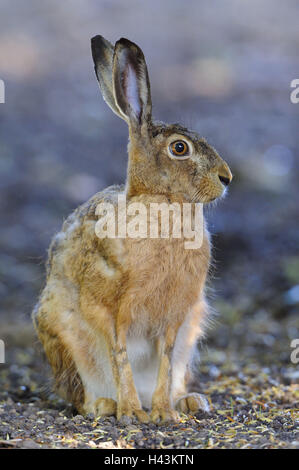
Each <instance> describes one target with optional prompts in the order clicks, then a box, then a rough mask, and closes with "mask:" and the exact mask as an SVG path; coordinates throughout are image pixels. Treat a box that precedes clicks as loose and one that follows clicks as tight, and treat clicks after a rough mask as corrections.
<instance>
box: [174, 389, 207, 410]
mask: <svg viewBox="0 0 299 470" xmlns="http://www.w3.org/2000/svg"><path fill="white" fill-rule="evenodd" d="M176 409H177V410H179V411H181V412H182V413H185V414H188V413H191V414H194V413H197V412H198V411H199V410H202V411H205V412H206V413H208V412H209V411H210V407H209V403H208V400H207V399H206V398H205V397H204V396H203V395H201V394H200V393H188V395H185V396H183V397H182V398H180V399H179V400H178V401H177V403H176Z"/></svg>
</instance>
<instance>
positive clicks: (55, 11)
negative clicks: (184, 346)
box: [0, 0, 299, 390]
mask: <svg viewBox="0 0 299 470" xmlns="http://www.w3.org/2000/svg"><path fill="white" fill-rule="evenodd" d="M298 15H299V4H298V2H297V1H296V0H289V1H288V2H281V1H279V0H242V1H240V0H227V1H226V2H223V1H222V0H214V2H212V3H211V2H210V1H208V0H200V1H198V0H189V1H188V2H183V1H180V0H164V1H163V2H161V1H158V0H151V1H150V2H147V1H141V0H128V1H126V2H123V1H121V0H109V1H108V0H64V1H63V2H61V1H59V0H43V1H42V2H40V1H38V0H27V1H26V2H24V1H23V0H2V1H1V13H0V78H1V79H2V80H4V82H5V86H6V103H5V104H0V175H1V198H0V210H1V218H0V223H1V237H0V250H1V257H0V298H1V311H0V338H1V339H3V340H4V341H5V343H6V352H7V369H6V375H5V380H4V382H3V384H2V385H3V388H2V390H4V389H7V388H8V387H9V386H11V385H8V384H9V381H12V382H13V381H14V380H17V381H19V382H18V383H19V384H21V385H22V386H24V384H25V385H26V383H27V381H28V380H29V379H28V377H27V376H26V373H28V370H29V369H30V370H31V371H32V370H34V367H35V366H36V368H37V369H36V370H39V371H40V366H39V362H38V361H39V360H40V359H39V356H38V355H36V353H35V352H34V343H35V337H34V334H33V329H32V326H31V320H30V313H31V310H32V307H33V306H34V303H35V302H36V300H37V297H38V294H39V292H40V290H41V288H42V286H43V283H44V279H45V270H44V262H45V259H46V250H47V247H48V245H49V243H50V240H51V237H52V236H53V235H54V233H55V232H56V231H58V230H59V228H60V226H61V224H62V221H63V219H64V218H66V217H67V215H68V214H69V213H70V212H71V211H72V210H73V209H74V208H75V207H76V206H78V205H79V204H80V203H82V202H84V201H86V200H87V199H88V198H89V197H90V196H91V195H92V194H94V193H95V192H97V191H99V190H101V189H103V188H104V187H105V186H107V185H110V184H113V183H120V182H123V181H124V178H125V173H126V164H127V155H126V143H127V128H126V125H125V123H124V122H123V121H121V120H120V119H119V118H117V117H116V116H115V115H114V114H113V113H112V112H111V110H110V109H109V108H108V107H107V105H106V104H105V103H104V101H103V100H102V97H101V95H100V92H99V89H98V85H97V82H96V79H95V75H94V70H93V63H92V59H91V53H90V38H91V37H92V36H94V35H96V34H102V35H103V36H105V37H106V38H107V39H109V40H110V41H111V42H115V41H116V40H117V39H119V38H120V37H122V36H124V37H128V38H129V39H131V40H133V41H134V42H136V43H138V44H139V45H140V46H141V48H142V49H143V51H144V54H145V56H146V59H147V64H148V68H149V73H150V79H151V85H152V99H153V113H154V117H155V118H157V119H161V120H165V121H167V122H181V123H182V124H184V125H186V126H188V127H191V128H193V129H194V130H196V131H198V132H199V133H200V134H201V135H202V136H204V137H206V138H207V140H208V142H209V143H210V144H212V145H213V146H214V147H215V148H216V149H217V150H218V152H219V153H220V155H221V156H223V158H224V159H225V160H227V162H228V163H229V165H230V167H231V169H232V172H233V174H234V180H233V183H232V185H231V188H230V191H229V195H228V197H227V198H226V199H225V200H224V201H221V202H220V203H219V204H218V205H217V207H216V208H211V209H209V208H208V209H207V217H208V221H209V226H210V230H211V232H212V234H213V242H214V246H215V249H214V258H215V265H214V268H213V272H212V278H211V281H210V286H211V288H210V298H211V303H212V305H213V307H214V308H215V310H217V311H218V313H219V315H218V317H217V319H216V322H215V325H214V327H213V329H212V330H211V332H210V333H209V335H208V341H207V342H206V343H205V346H204V349H203V361H206V363H207V364H208V366H209V367H210V365H211V367H212V365H213V368H212V369H209V370H210V373H211V374H212V375H213V374H214V376H217V374H219V373H220V372H219V367H222V366H223V364H226V363H227V361H230V363H231V364H239V363H240V362H241V363H242V361H243V362H244V361H250V363H251V364H252V365H253V366H254V365H255V366H256V367H272V368H273V367H274V369H275V370H276V371H277V373H279V374H280V375H281V376H282V377H283V378H284V380H285V381H287V382H288V381H294V380H298V368H297V369H296V366H295V365H293V364H292V363H291V362H290V353H291V351H292V349H291V347H290V342H291V340H292V339H294V338H299V323H298V303H299V253H298V242H299V226H298V217H299V186H298V177H299V174H298V167H299V158H298V157H299V132H298V117H299V104H297V105H295V104H292V103H291V101H290V93H291V88H290V83H291V81H292V80H293V79H295V78H299V61H298ZM25 366H28V367H29V369H26V367H25ZM217 367H218V369H217ZM233 367H234V365H233ZM236 367H237V366H236ZM26 371H27V372H26ZM30 373H31V372H30ZM38 380H39V379H38V378H37V379H36V381H37V382H38ZM41 380H42V379H41Z"/></svg>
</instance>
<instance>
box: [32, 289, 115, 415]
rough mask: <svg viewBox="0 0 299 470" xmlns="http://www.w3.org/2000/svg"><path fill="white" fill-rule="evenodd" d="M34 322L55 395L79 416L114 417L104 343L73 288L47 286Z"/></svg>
mask: <svg viewBox="0 0 299 470" xmlns="http://www.w3.org/2000/svg"><path fill="white" fill-rule="evenodd" d="M33 319H34V323H35V327H36V330H37V333H38V336H39V338H40V340H41V342H42V344H43V346H44V349H45V353H46V356H47V358H48V361H49V363H50V365H51V367H52V370H53V373H54V378H55V383H56V390H57V391H58V393H59V394H60V395H61V396H62V397H63V398H64V399H66V400H68V401H70V402H72V403H73V404H74V406H75V407H76V408H77V410H78V411H79V412H80V413H82V414H87V413H94V414H95V415H97V416H98V415H106V416H107V415H110V414H115V410H116V402H115V400H114V399H115V397H116V391H115V386H114V381H113V374H112V370H111V366H110V364H109V357H108V352H107V347H106V344H105V340H104V338H103V337H101V335H100V334H97V335H95V333H94V330H92V329H91V328H90V327H89V325H88V324H87V323H86V322H85V321H84V319H83V318H82V316H81V314H80V312H79V308H78V305H77V302H76V291H75V288H73V286H69V285H68V286H67V288H66V286H64V284H63V283H62V282H60V283H59V284H58V283H56V282H55V284H54V283H53V284H52V285H51V282H49V283H48V285H47V286H46V288H45V290H44V292H43V294H42V296H41V299H40V302H39V304H38V306H37V308H36V309H35V311H34V313H33Z"/></svg>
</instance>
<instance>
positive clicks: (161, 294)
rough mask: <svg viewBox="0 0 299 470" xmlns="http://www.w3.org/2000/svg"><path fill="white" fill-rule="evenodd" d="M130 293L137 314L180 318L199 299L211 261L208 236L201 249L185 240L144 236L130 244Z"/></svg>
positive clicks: (147, 318)
mask: <svg viewBox="0 0 299 470" xmlns="http://www.w3.org/2000/svg"><path fill="white" fill-rule="evenodd" d="M127 253H128V268H129V272H130V276H129V285H128V294H129V295H131V296H132V298H133V299H134V306H133V309H132V310H133V313H134V314H135V317H136V319H137V318H141V317H142V318H144V319H145V320H147V321H149V322H152V321H155V322H156V323H155V324H160V322H158V323H157V320H158V318H157V317H160V319H161V320H163V321H165V320H167V321H173V320H174V319H178V317H179V316H180V315H183V316H184V315H186V313H187V312H188V311H189V310H190V308H192V306H193V305H194V304H195V303H196V301H197V300H198V297H199V295H200V292H201V290H202V289H203V286H204V283H205V278H206V273H207V270H208V265H209V249H208V246H207V240H206V241H204V243H203V246H202V247H201V249H199V250H198V249H197V250H189V249H186V248H185V245H184V243H183V240H178V239H175V240H167V239H165V240H162V239H159V240H140V241H139V242H137V243H135V244H130V245H129V246H128V252H127Z"/></svg>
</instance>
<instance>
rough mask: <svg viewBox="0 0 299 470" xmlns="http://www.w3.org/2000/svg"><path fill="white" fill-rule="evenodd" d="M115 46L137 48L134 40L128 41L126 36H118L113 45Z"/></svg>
mask: <svg viewBox="0 0 299 470" xmlns="http://www.w3.org/2000/svg"><path fill="white" fill-rule="evenodd" d="M117 46H122V47H127V48H136V49H137V50H138V49H139V47H138V46H137V44H135V43H134V42H132V41H130V40H129V39H127V38H120V39H119V40H118V41H117V42H116V44H115V47H117Z"/></svg>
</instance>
